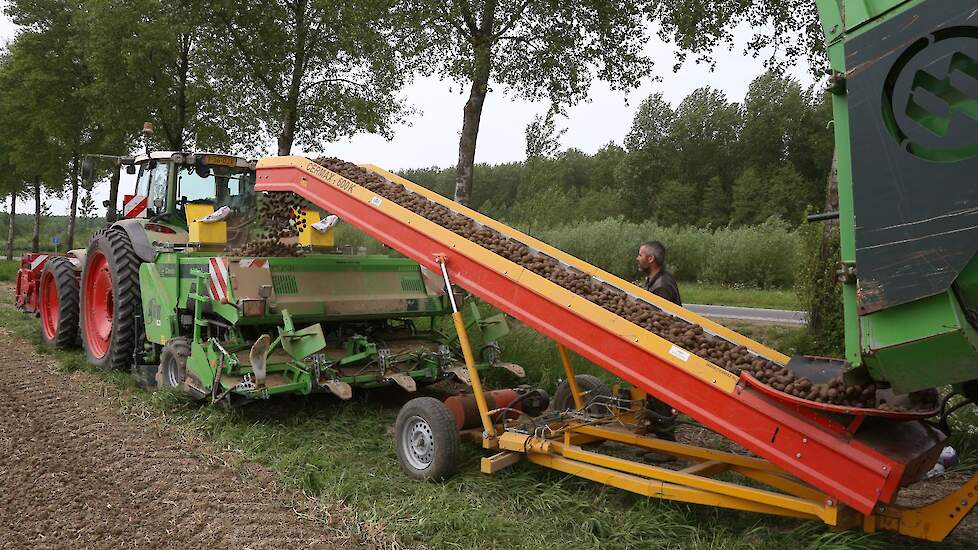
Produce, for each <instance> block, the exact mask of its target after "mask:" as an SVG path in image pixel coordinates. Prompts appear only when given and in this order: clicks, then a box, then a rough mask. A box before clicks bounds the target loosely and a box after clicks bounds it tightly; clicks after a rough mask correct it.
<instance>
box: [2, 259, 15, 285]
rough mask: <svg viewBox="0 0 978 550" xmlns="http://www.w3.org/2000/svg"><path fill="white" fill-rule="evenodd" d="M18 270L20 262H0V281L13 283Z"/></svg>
mask: <svg viewBox="0 0 978 550" xmlns="http://www.w3.org/2000/svg"><path fill="white" fill-rule="evenodd" d="M18 269H20V260H0V281H13V280H14V279H15V278H16V277H17V270H18Z"/></svg>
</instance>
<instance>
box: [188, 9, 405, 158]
mask: <svg viewBox="0 0 978 550" xmlns="http://www.w3.org/2000/svg"><path fill="white" fill-rule="evenodd" d="M207 4H208V5H209V6H210V8H211V10H210V13H209V14H208V20H209V22H210V25H209V26H208V27H207V28H208V29H209V31H208V32H209V34H210V36H209V40H208V41H207V44H205V49H206V50H208V51H210V52H212V53H213V58H214V60H215V62H216V64H215V66H214V67H212V68H211V73H212V74H213V75H214V77H215V82H214V86H215V88H216V90H217V92H218V94H219V95H220V96H222V97H225V98H228V99H231V101H230V102H228V103H226V106H227V107H228V108H229V112H228V113H227V115H228V118H229V119H233V120H235V121H239V122H240V124H238V125H232V126H231V128H232V129H233V130H237V131H235V133H234V138H235V143H236V144H247V145H250V146H251V148H253V149H254V148H260V147H261V146H263V145H264V143H266V142H267V141H268V139H269V138H274V139H275V140H276V142H277V144H278V154H279V155H288V154H290V152H291V150H292V147H293V145H296V144H298V145H300V146H302V147H303V148H304V149H306V150H310V151H322V148H323V147H324V145H325V144H326V143H328V142H330V141H335V140H337V139H339V138H342V137H348V136H351V135H353V134H354V133H356V132H360V131H366V132H370V133H380V134H383V135H386V136H388V137H390V136H391V133H390V132H391V127H392V126H393V125H394V124H396V123H398V122H400V121H401V120H402V119H403V116H404V115H405V113H406V112H407V111H406V110H405V109H404V107H403V106H402V101H401V99H400V98H399V97H398V92H399V90H400V89H401V87H402V86H403V85H404V84H405V82H406V81H407V79H408V78H409V76H410V74H411V73H412V70H413V68H414V65H413V63H415V62H417V61H418V59H417V58H415V57H413V56H412V55H411V50H410V48H411V47H412V43H413V42H412V41H411V40H410V37H411V36H412V35H411V33H408V32H407V31H406V29H405V28H404V27H403V25H404V22H403V21H400V20H398V19H395V18H392V16H391V13H392V12H393V6H392V2H390V1H389V0H363V1H357V2H331V1H327V0H295V1H284V0H246V1H238V0H233V1H232V0H212V1H210V2H207Z"/></svg>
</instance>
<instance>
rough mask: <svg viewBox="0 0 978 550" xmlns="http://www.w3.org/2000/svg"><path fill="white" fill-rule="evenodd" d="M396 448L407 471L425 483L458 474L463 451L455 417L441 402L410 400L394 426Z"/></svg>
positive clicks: (430, 398)
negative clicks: (456, 471)
mask: <svg viewBox="0 0 978 550" xmlns="http://www.w3.org/2000/svg"><path fill="white" fill-rule="evenodd" d="M394 446H395V447H396V449H397V457H398V459H399V460H400V462H401V468H402V469H403V470H404V472H405V473H406V474H407V475H408V476H410V477H411V478H414V479H419V480H422V481H443V480H445V479H448V478H449V477H451V476H452V474H454V473H455V470H456V469H457V468H458V463H459V457H460V455H461V452H462V448H461V439H460V438H459V433H458V428H457V427H456V425H455V417H454V416H452V413H451V411H449V410H448V407H447V406H446V405H445V404H444V403H442V402H441V401H439V400H437V399H434V398H432V397H418V398H415V399H412V400H410V401H408V403H407V405H404V407H403V408H402V409H401V412H400V413H398V415H397V422H396V423H395V424H394Z"/></svg>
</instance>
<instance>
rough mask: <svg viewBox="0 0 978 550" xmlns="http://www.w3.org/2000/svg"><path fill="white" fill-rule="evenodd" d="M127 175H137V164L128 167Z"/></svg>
mask: <svg viewBox="0 0 978 550" xmlns="http://www.w3.org/2000/svg"><path fill="white" fill-rule="evenodd" d="M126 173H127V174H129V175H130V176H131V175H133V174H135V173H136V165H135V164H127V165H126Z"/></svg>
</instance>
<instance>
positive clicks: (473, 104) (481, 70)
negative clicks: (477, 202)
mask: <svg viewBox="0 0 978 550" xmlns="http://www.w3.org/2000/svg"><path fill="white" fill-rule="evenodd" d="M491 63H492V52H491V46H490V45H489V44H483V43H476V45H475V70H474V71H473V73H472V89H471V90H470V91H469V99H468V101H466V102H465V108H464V109H463V110H462V136H461V138H459V141H458V166H457V167H456V169H455V201H456V202H459V203H461V204H465V205H468V204H469V200H470V199H471V198H472V167H473V165H474V164H475V144H476V140H477V139H478V138H479V123H480V122H481V121H482V106H483V105H484V104H485V102H486V94H487V93H488V91H489V72H490V69H491Z"/></svg>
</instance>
